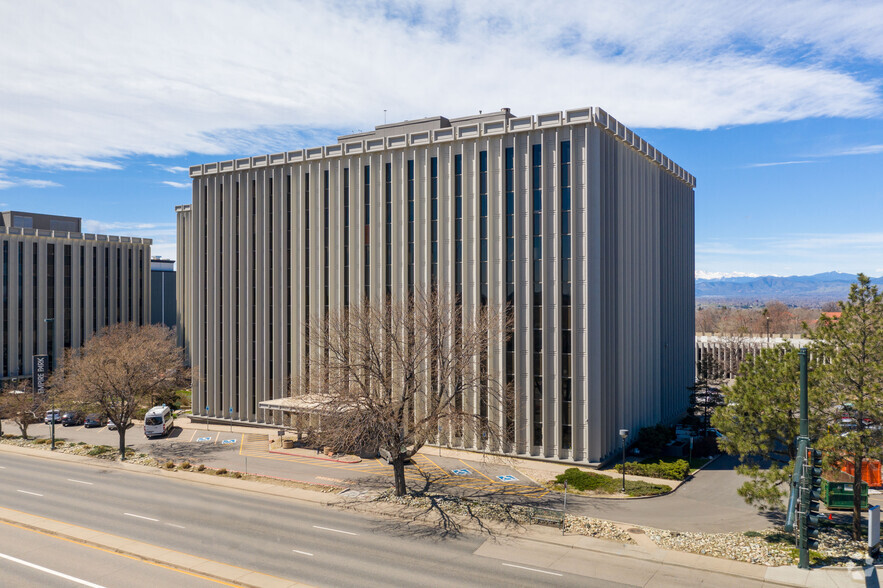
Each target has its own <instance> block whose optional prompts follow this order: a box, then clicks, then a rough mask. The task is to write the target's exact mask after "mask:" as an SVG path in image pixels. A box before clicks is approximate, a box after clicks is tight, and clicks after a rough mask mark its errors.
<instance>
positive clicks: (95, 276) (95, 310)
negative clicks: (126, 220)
mask: <svg viewBox="0 0 883 588" xmlns="http://www.w3.org/2000/svg"><path fill="white" fill-rule="evenodd" d="M36 247H37V246H36V245H34V252H35V253H36ZM90 249H92V332H93V333H95V332H96V331H97V330H98V248H97V247H90ZM36 269H37V267H36V265H35V266H34V270H36ZM34 308H36V306H35V307H34Z"/></svg>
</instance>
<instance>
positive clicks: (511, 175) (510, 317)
mask: <svg viewBox="0 0 883 588" xmlns="http://www.w3.org/2000/svg"><path fill="white" fill-rule="evenodd" d="M505 165H506V169H505V177H504V182H505V186H504V190H505V193H506V195H505V198H506V203H505V205H506V210H505V215H504V217H503V222H504V223H505V227H504V234H505V235H506V265H505V268H506V306H505V311H504V312H505V319H506V325H507V331H506V381H505V390H504V395H505V396H504V404H505V423H504V427H505V428H504V431H503V438H504V440H505V441H506V443H508V444H512V443H514V442H515V150H514V148H512V147H507V148H506V163H505Z"/></svg>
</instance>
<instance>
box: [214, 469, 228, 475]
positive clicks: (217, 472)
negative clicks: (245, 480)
mask: <svg viewBox="0 0 883 588" xmlns="http://www.w3.org/2000/svg"><path fill="white" fill-rule="evenodd" d="M215 475H216V476H225V475H227V468H221V469H219V470H218V471H216V472H215Z"/></svg>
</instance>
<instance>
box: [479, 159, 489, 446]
mask: <svg viewBox="0 0 883 588" xmlns="http://www.w3.org/2000/svg"><path fill="white" fill-rule="evenodd" d="M487 260H488V242H487V151H480V152H479V153H478V300H479V303H480V304H481V307H482V309H485V308H486V307H487V303H488V286H487ZM486 341H487V338H486V337H485V342H486ZM479 369H480V372H479V392H478V414H479V418H480V419H481V423H482V431H481V434H482V446H484V444H485V442H486V438H487V425H486V423H487V418H488V352H487V344H486V343H485V344H484V345H482V351H481V357H480V358H479Z"/></svg>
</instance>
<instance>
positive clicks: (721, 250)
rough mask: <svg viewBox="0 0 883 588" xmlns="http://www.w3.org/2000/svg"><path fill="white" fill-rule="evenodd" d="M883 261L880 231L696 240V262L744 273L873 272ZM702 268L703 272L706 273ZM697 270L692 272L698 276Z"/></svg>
mask: <svg viewBox="0 0 883 588" xmlns="http://www.w3.org/2000/svg"><path fill="white" fill-rule="evenodd" d="M881 265H883V233H868V232H865V233H813V234H803V233H793V234H783V235H778V236H775V237H763V238H746V239H743V240H739V241H734V242H723V241H709V242H701V243H696V266H697V267H704V268H713V270H708V272H720V273H734V272H747V275H750V274H757V275H786V274H787V273H788V272H790V273H792V274H806V275H809V274H816V273H819V272H824V271H830V270H834V271H840V272H847V273H858V272H864V273H866V274H870V273H874V271H876V270H872V269H870V268H877V267H881ZM708 272H706V273H708ZM699 274H700V271H697V272H696V276H697V277H700V276H699Z"/></svg>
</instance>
